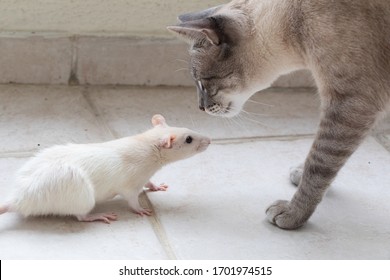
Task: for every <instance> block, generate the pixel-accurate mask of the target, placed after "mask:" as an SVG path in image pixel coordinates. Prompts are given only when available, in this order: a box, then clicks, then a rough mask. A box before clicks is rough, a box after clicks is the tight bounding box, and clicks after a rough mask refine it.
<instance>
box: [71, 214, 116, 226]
mask: <svg viewBox="0 0 390 280" xmlns="http://www.w3.org/2000/svg"><path fill="white" fill-rule="evenodd" d="M117 218H118V216H117V215H116V214H115V213H97V214H88V215H78V216H77V219H78V220H79V221H80V222H95V221H102V222H105V223H106V224H109V223H111V221H116V220H117Z"/></svg>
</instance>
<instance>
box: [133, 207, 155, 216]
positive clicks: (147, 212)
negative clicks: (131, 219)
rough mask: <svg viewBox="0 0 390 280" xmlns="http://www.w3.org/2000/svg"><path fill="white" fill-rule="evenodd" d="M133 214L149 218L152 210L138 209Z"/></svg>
mask: <svg viewBox="0 0 390 280" xmlns="http://www.w3.org/2000/svg"><path fill="white" fill-rule="evenodd" d="M134 212H135V213H137V214H138V215H140V216H141V217H143V216H144V215H146V216H151V215H152V210H150V209H147V208H140V209H138V210H134Z"/></svg>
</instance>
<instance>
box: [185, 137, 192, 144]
mask: <svg viewBox="0 0 390 280" xmlns="http://www.w3.org/2000/svg"><path fill="white" fill-rule="evenodd" d="M186 143H188V144H191V143H192V137H191V136H187V138H186Z"/></svg>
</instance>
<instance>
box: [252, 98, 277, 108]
mask: <svg viewBox="0 0 390 280" xmlns="http://www.w3.org/2000/svg"><path fill="white" fill-rule="evenodd" d="M247 102H251V103H254V104H259V105H264V106H268V107H274V106H275V105H272V104H267V103H263V102H259V101H256V100H252V99H248V100H247Z"/></svg>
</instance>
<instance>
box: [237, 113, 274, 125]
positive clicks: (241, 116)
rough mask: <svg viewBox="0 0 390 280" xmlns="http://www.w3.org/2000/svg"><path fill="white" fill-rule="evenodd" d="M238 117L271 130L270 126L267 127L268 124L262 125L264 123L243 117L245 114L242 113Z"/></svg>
mask: <svg viewBox="0 0 390 280" xmlns="http://www.w3.org/2000/svg"><path fill="white" fill-rule="evenodd" d="M237 117H238V118H241V119H242V120H244V121H250V122H253V123H255V124H259V125H261V126H262V127H266V128H269V126H268V125H266V124H264V123H262V122H260V121H258V120H254V119H251V118H249V117H248V116H246V115H243V114H241V113H240V114H238V115H237Z"/></svg>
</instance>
